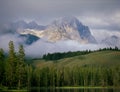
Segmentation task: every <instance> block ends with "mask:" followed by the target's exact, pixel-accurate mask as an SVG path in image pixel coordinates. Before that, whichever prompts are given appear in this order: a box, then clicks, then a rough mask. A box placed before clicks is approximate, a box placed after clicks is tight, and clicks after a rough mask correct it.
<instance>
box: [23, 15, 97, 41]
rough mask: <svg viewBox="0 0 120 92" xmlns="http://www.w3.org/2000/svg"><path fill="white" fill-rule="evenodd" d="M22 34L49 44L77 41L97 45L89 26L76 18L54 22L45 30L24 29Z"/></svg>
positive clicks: (65, 18) (64, 18) (66, 18)
mask: <svg viewBox="0 0 120 92" xmlns="http://www.w3.org/2000/svg"><path fill="white" fill-rule="evenodd" d="M21 34H24V35H25V34H31V35H34V36H37V37H39V38H41V39H44V40H47V41H49V42H57V41H61V40H75V41H78V42H80V43H96V40H95V38H94V37H93V36H92V35H91V33H90V30H89V28H88V27H87V26H85V25H83V24H82V23H81V22H79V20H78V19H77V18H75V17H63V18H60V19H57V20H55V21H53V22H52V23H51V24H50V25H47V26H46V28H45V29H43V30H36V29H28V28H27V29H24V30H23V31H22V32H21Z"/></svg>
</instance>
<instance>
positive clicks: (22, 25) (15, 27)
mask: <svg viewBox="0 0 120 92" xmlns="http://www.w3.org/2000/svg"><path fill="white" fill-rule="evenodd" d="M9 27H10V29H12V30H15V31H16V30H18V29H37V30H43V29H45V26H42V25H38V24H37V23H36V22H34V21H31V22H28V23H27V22H25V21H22V20H21V21H17V22H13V23H11V24H10V25H9Z"/></svg>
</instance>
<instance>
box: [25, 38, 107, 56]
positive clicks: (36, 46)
mask: <svg viewBox="0 0 120 92" xmlns="http://www.w3.org/2000/svg"><path fill="white" fill-rule="evenodd" d="M103 47H105V46H104V45H99V44H80V43H78V42H76V41H73V40H67V41H59V42H56V43H49V42H45V41H43V40H39V41H37V42H35V43H33V44H32V45H30V46H28V47H26V48H25V50H26V54H27V55H28V56H32V57H41V56H42V55H43V54H47V53H54V52H68V51H82V50H87V49H88V50H89V49H90V50H96V49H99V48H103Z"/></svg>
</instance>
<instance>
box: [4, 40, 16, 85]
mask: <svg viewBox="0 0 120 92" xmlns="http://www.w3.org/2000/svg"><path fill="white" fill-rule="evenodd" d="M16 64H17V59H16V55H15V50H14V44H13V41H10V42H9V54H8V60H7V62H6V67H5V75H6V83H7V85H8V86H10V87H13V86H15V85H16V83H15V82H16V79H15V78H16V77H15V74H16Z"/></svg>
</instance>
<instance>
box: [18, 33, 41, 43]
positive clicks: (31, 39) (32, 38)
mask: <svg viewBox="0 0 120 92" xmlns="http://www.w3.org/2000/svg"><path fill="white" fill-rule="evenodd" d="M19 38H22V39H23V40H24V43H25V44H27V45H31V44H32V43H34V42H36V41H37V40H39V39H40V38H38V37H36V36H34V35H30V34H27V35H24V34H23V35H19Z"/></svg>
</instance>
